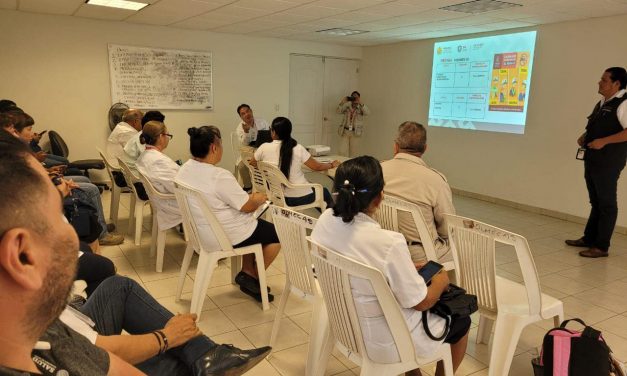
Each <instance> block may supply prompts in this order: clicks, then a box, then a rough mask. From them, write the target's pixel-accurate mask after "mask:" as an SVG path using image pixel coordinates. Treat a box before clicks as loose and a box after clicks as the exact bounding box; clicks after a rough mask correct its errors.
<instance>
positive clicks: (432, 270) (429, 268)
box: [418, 261, 444, 285]
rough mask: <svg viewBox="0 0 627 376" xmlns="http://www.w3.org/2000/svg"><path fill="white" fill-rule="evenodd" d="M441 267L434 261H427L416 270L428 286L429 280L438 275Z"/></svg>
mask: <svg viewBox="0 0 627 376" xmlns="http://www.w3.org/2000/svg"><path fill="white" fill-rule="evenodd" d="M443 267H444V266H442V264H438V263H437V262H435V261H429V262H428V263H426V264H425V266H423V267H422V268H420V270H418V274H420V276H421V277H422V278H423V279H424V280H425V283H426V284H427V285H428V284H429V283H430V282H431V278H433V276H434V275H436V274H438V273H439V272H440V270H442V268H443Z"/></svg>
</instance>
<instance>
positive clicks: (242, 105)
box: [237, 103, 251, 115]
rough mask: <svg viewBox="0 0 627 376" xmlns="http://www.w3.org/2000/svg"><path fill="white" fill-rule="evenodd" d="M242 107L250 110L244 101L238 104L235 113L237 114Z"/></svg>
mask: <svg viewBox="0 0 627 376" xmlns="http://www.w3.org/2000/svg"><path fill="white" fill-rule="evenodd" d="M242 108H247V109H249V110H251V108H250V106H249V105H247V104H246V103H242V104H240V105H239V106H237V114H238V115H239V110H241V109H242Z"/></svg>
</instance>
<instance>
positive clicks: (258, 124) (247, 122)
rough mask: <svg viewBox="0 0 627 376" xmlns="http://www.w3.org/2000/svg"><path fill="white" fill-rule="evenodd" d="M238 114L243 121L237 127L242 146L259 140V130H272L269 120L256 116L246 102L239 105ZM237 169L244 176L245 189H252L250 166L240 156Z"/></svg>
mask: <svg viewBox="0 0 627 376" xmlns="http://www.w3.org/2000/svg"><path fill="white" fill-rule="evenodd" d="M237 114H238V115H239V117H240V118H241V119H242V121H240V122H239V124H237V127H236V128H235V132H236V134H237V139H238V140H239V143H240V146H251V144H252V143H254V142H255V141H257V132H258V131H260V130H270V127H269V126H268V122H267V121H265V120H264V119H261V118H256V117H254V116H253V110H252V108H250V106H249V105H247V104H245V103H242V104H240V105H239V106H237ZM237 169H238V171H239V175H240V176H241V178H242V184H243V185H244V190H250V189H251V188H252V183H251V181H250V172H248V168H247V167H246V165H245V164H244V162H243V161H242V160H241V158H240V157H238V160H237Z"/></svg>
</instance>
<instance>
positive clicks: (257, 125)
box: [235, 117, 270, 146]
mask: <svg viewBox="0 0 627 376" xmlns="http://www.w3.org/2000/svg"><path fill="white" fill-rule="evenodd" d="M269 129H270V126H269V125H268V122H267V121H265V120H264V119H261V118H257V117H253V126H252V127H251V128H250V129H249V130H248V132H244V121H240V122H239V123H237V127H235V132H236V133H237V138H238V139H239V142H240V144H241V145H242V146H248V145H250V143H251V142H253V141H256V140H257V131H261V130H269Z"/></svg>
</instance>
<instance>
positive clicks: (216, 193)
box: [176, 159, 257, 250]
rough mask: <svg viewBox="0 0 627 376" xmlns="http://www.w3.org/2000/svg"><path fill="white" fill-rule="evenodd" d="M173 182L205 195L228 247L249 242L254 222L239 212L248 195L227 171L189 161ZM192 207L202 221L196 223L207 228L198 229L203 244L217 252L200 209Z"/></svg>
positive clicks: (255, 225)
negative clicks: (178, 182) (229, 242)
mask: <svg viewBox="0 0 627 376" xmlns="http://www.w3.org/2000/svg"><path fill="white" fill-rule="evenodd" d="M176 181H180V182H181V183H183V184H186V185H189V186H190V187H192V188H194V189H197V190H199V191H201V192H202V193H204V196H205V198H206V200H207V202H208V204H209V207H210V208H211V211H212V212H213V214H214V215H215V216H216V218H217V219H218V222H220V224H221V225H222V228H224V232H226V235H227V236H228V238H229V240H230V241H231V244H233V245H236V244H239V243H241V242H243V241H244V240H246V239H248V238H249V237H250V236H251V235H252V233H253V232H254V231H255V228H257V220H256V219H255V218H254V217H253V215H252V214H251V213H243V212H241V211H240V209H241V208H242V206H244V204H245V203H246V202H248V199H249V196H248V193H246V192H245V191H244V190H243V189H242V187H241V186H240V185H239V184H238V183H237V180H235V176H233V174H232V173H231V172H230V171H227V170H225V169H223V168H221V167H216V166H214V165H212V164H209V163H203V162H198V161H196V160H193V159H190V160H188V161H187V162H185V163H184V164H183V166H181V168H180V169H179V173H178V175H177V176H176ZM191 204H192V205H191V209H192V213H193V214H194V216H195V217H196V218H201V219H200V220H199V221H198V222H199V224H200V225H201V226H206V230H205V231H203V229H199V233H200V236H201V238H202V242H203V244H204V245H205V246H207V247H208V248H209V249H210V250H214V249H217V248H216V247H217V242H216V240H215V239H214V238H213V235H211V234H212V232H211V230H210V229H209V223H208V222H207V221H206V220H204V218H203V215H202V211H201V209H200V207H199V206H197V205H195V204H194V203H191Z"/></svg>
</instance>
